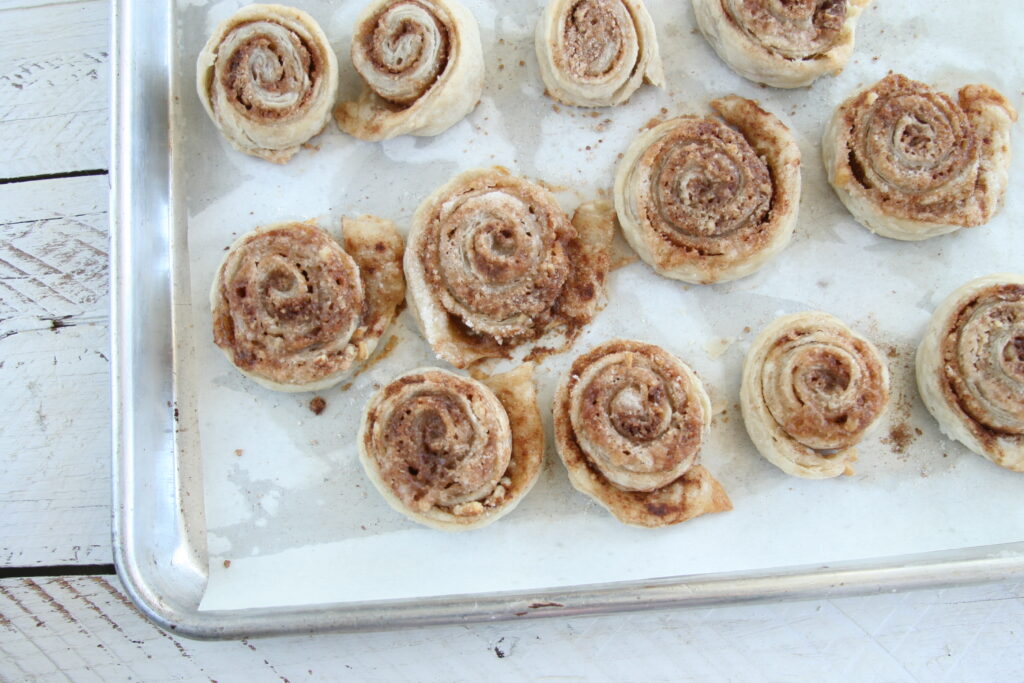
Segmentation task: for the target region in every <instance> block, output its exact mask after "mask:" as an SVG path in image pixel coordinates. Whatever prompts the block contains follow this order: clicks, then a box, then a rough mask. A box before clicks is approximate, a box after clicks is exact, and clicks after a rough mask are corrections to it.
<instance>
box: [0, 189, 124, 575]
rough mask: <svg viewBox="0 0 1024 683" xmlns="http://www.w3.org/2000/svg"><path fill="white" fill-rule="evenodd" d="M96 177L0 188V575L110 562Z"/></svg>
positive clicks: (101, 212)
mask: <svg viewBox="0 0 1024 683" xmlns="http://www.w3.org/2000/svg"><path fill="white" fill-rule="evenodd" d="M106 197H107V179H106V178H105V177H102V176H101V177H86V178H69V179H62V180H48V181H42V182H33V183H18V184H13V185H0V395H2V396H3V403H4V405H6V406H16V407H17V409H16V410H10V411H8V413H7V417H6V419H4V420H3V421H2V422H0V481H3V482H4V484H5V485H4V486H3V489H2V491H0V519H2V520H3V530H4V532H3V533H2V534H0V565H2V566H7V567H11V566H44V565H53V564H72V563H82V564H93V563H101V564H102V563H108V562H110V558H111V554H110V540H109V539H110V473H109V470H110V464H109V460H110V408H109V398H108V397H109V395H110V393H109V372H110V363H109V360H108V358H109V334H108V328H109V322H108V320H109V318H108V306H109V297H108V274H107V268H108V261H109V258H108V256H107V250H108V244H107V242H108V235H107V210H106Z"/></svg>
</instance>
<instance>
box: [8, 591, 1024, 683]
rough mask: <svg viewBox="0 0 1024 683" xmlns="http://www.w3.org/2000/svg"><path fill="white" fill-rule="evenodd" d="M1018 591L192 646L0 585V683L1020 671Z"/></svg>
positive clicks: (932, 676)
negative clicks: (32, 681)
mask: <svg viewBox="0 0 1024 683" xmlns="http://www.w3.org/2000/svg"><path fill="white" fill-rule="evenodd" d="M1022 621H1024V584H1004V585H995V586H982V587H970V588H958V589H954V590H946V591H921V592H917V593H907V594H901V595H881V596H875V597H870V598H848V599H842V600H831V601H829V600H823V601H816V602H805V603H793V604H778V605H759V606H743V607H724V608H719V609H705V610H695V611H686V612H675V613H662V614H638V615H624V616H611V617H597V618H589V619H572V620H551V621H536V622H524V623H508V624H487V625H477V626H472V627H447V628H436V629H429V630H418V631H402V632H397V633H370V634H353V635H321V636H303V637H287V638H268V639H262V640H242V641H225V642H193V641H188V640H184V639H182V638H180V637H177V636H175V635H173V634H167V633H164V632H162V631H160V630H159V629H157V628H156V627H155V626H153V625H151V624H150V623H149V622H147V621H146V620H145V619H144V618H143V617H141V616H140V615H139V614H138V612H136V610H135V609H134V608H133V607H132V606H131V605H130V603H128V601H127V599H126V598H125V597H124V596H123V594H122V593H121V591H120V585H119V583H118V582H117V580H116V578H113V577H73V578H53V579H11V580H6V581H0V679H5V680H22V679H25V678H43V679H46V680H50V679H64V678H65V677H66V678H67V679H70V680H110V679H116V680H126V679H137V680H147V681H149V680H199V679H202V680H216V681H220V682H221V683H224V682H226V681H281V680H291V681H296V680H308V679H321V680H322V679H326V680H334V679H338V678H352V679H356V680H364V679H367V678H371V679H375V680H480V679H486V678H489V677H494V676H507V677H509V678H530V679H539V678H544V677H557V678H572V679H580V680H591V679H594V680H629V679H631V678H635V677H637V676H638V675H640V674H641V673H642V675H643V678H645V679H649V680H722V681H730V680H744V681H760V680H816V679H818V678H820V677H821V676H822V675H823V674H827V675H828V676H829V677H830V678H833V679H838V680H887V681H914V680H942V679H953V680H956V679H965V678H970V679H972V680H997V679H998V680H1020V679H1021V678H1022V677H1024V659H1022V658H1020V657H1017V656H1012V653H1015V652H1018V651H1019V642H1020V624H1021V622H1022Z"/></svg>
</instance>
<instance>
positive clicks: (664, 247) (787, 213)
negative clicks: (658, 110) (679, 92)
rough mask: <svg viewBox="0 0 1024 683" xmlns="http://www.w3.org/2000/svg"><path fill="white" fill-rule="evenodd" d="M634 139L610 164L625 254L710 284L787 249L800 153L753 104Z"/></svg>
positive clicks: (725, 105) (736, 103) (734, 100)
mask: <svg viewBox="0 0 1024 683" xmlns="http://www.w3.org/2000/svg"><path fill="white" fill-rule="evenodd" d="M711 106H712V108H713V109H714V110H715V111H716V112H718V114H719V115H720V116H721V117H722V120H718V119H714V118H700V117H696V116H681V117H679V118H674V119H671V120H669V121H665V122H664V123H662V124H660V125H658V126H655V127H654V128H651V129H650V130H647V131H645V132H643V133H641V134H640V136H639V137H638V138H636V140H634V141H633V143H632V144H631V145H630V146H629V149H628V150H627V151H626V154H625V156H624V157H623V159H622V160H621V161H620V162H619V167H618V170H617V172H616V175H615V210H616V212H617V213H618V216H619V223H620V225H621V226H622V232H623V234H624V235H625V236H626V239H627V240H628V241H629V244H630V246H632V247H633V249H634V250H635V251H636V253H637V254H638V255H639V256H640V258H642V259H643V260H644V261H646V262H647V263H648V264H650V265H651V267H653V268H654V270H655V271H657V272H658V273H660V274H661V275H664V276H665V277H670V278H674V279H676V280H683V281H684V282H693V283H697V284H710V283H713V282H724V281H726V280H734V279H736V278H740V277H743V276H745V275H749V274H751V273H753V272H754V271H755V270H757V269H758V268H760V267H761V266H762V265H764V263H765V262H766V261H767V260H768V259H770V258H771V257H772V256H774V255H775V254H777V253H779V252H780V251H782V249H784V248H785V247H786V245H787V244H789V241H790V238H791V237H792V235H793V229H794V228H795V226H796V220H797V211H798V208H799V205H800V149H799V147H797V144H796V142H795V140H794V139H793V136H792V134H791V133H790V132H789V129H788V128H786V126H785V125H783V123H782V122H781V121H779V120H778V119H777V118H776V117H775V116H773V115H772V114H769V113H768V112H766V111H765V110H763V109H761V108H760V107H759V106H758V105H757V103H756V102H754V101H752V100H746V99H743V98H741V97H736V96H735V95H731V96H729V97H724V98H722V99H718V100H714V101H712V102H711Z"/></svg>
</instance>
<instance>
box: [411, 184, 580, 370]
mask: <svg viewBox="0 0 1024 683" xmlns="http://www.w3.org/2000/svg"><path fill="white" fill-rule="evenodd" d="M582 251H583V247H582V245H581V244H580V240H579V239H578V236H577V233H576V231H575V229H574V228H573V226H572V225H571V224H570V222H569V219H568V217H567V216H566V214H565V213H564V212H563V211H562V209H561V208H560V207H559V206H558V204H557V203H556V202H555V200H554V198H553V197H552V196H551V194H550V193H549V192H548V191H547V190H545V189H543V188H542V187H540V186H539V185H536V184H534V183H532V182H529V181H527V180H524V179H522V178H517V177H515V176H512V175H509V174H508V173H507V172H504V171H501V170H497V169H492V170H480V171H470V172H468V173H464V174H462V175H460V176H458V177H456V178H455V179H454V180H452V181H451V182H450V183H448V184H447V185H445V186H444V187H442V188H441V189H439V190H438V191H437V192H435V193H434V194H433V195H432V196H431V197H430V198H428V199H427V200H426V201H425V202H424V203H423V204H422V205H421V206H420V209H419V210H418V211H417V212H416V216H415V217H414V219H413V227H412V230H411V232H410V237H409V250H408V251H407V253H406V266H405V267H406V276H407V278H408V279H409V281H410V284H411V292H412V297H411V299H412V302H413V305H414V308H415V310H416V311H417V313H418V315H419V320H420V323H421V325H422V326H423V328H424V332H425V335H426V337H427V339H428V341H430V342H431V345H433V346H434V348H435V350H436V351H437V352H438V353H439V354H440V355H441V356H442V357H443V358H445V359H446V360H448V361H450V362H452V363H453V364H455V365H456V366H464V365H466V361H465V359H464V358H463V357H462V354H460V352H459V351H457V350H452V349H451V348H449V346H448V345H447V342H446V341H445V339H446V338H447V337H448V336H450V335H449V331H450V334H451V335H455V336H456V337H458V339H457V340H456V341H462V342H465V343H466V344H468V345H470V346H474V345H475V347H476V349H477V351H476V353H477V356H478V357H487V356H494V355H502V354H503V351H502V349H503V348H509V347H512V346H515V345H517V344H519V343H522V342H525V341H530V340H534V339H537V338H539V337H540V336H541V335H543V334H544V332H546V331H547V330H548V329H550V328H551V327H553V326H557V325H559V324H562V323H564V322H565V321H564V320H563V318H564V315H563V314H564V313H565V311H563V310H562V308H563V306H562V304H563V303H567V302H568V299H569V298H571V297H573V296H574V295H578V294H579V290H581V289H586V290H587V294H588V296H589V299H590V300H591V301H590V304H591V309H592V307H593V306H592V304H593V303H594V300H596V296H597V293H596V283H595V282H593V281H592V278H591V277H590V275H589V271H587V268H588V259H587V258H586V254H582V253H581V252H582ZM581 272H583V276H582V277H581V276H580V273H581ZM589 314H592V310H591V312H590V313H589ZM584 317H586V318H587V319H589V317H588V316H586V315H585V316H584ZM441 328H444V329H441ZM449 328H451V330H449Z"/></svg>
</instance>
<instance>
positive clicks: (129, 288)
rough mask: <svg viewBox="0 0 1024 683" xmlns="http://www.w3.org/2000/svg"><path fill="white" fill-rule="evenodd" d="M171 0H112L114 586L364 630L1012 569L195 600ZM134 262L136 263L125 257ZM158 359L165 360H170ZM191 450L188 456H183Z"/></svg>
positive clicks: (944, 563) (305, 628) (933, 557)
mask: <svg viewBox="0 0 1024 683" xmlns="http://www.w3.org/2000/svg"><path fill="white" fill-rule="evenodd" d="M172 29H173V23H172V3H171V2H170V1H167V2H161V3H157V2H154V3H135V2H132V0H115V1H114V3H113V22H112V43H113V55H114V60H113V63H114V68H115V78H114V79H113V84H112V99H113V107H112V110H113V115H112V129H111V144H112V149H111V159H112V164H111V193H110V215H111V242H112V244H111V247H112V248H111V273H112V275H111V278H112V282H111V291H112V293H113V296H112V297H111V301H112V304H111V306H112V311H111V314H112V315H111V320H112V334H111V347H112V348H111V353H112V355H111V360H112V368H113V370H112V375H111V378H112V379H111V390H112V404H113V405H112V408H113V410H112V413H113V444H112V445H113V449H112V452H113V468H112V473H113V477H112V481H113V538H112V540H113V548H114V560H115V564H116V567H117V573H118V576H119V577H120V579H121V581H122V582H123V584H124V588H125V590H126V591H127V593H128V595H129V596H130V597H131V599H132V600H133V602H134V603H135V604H136V605H137V606H138V608H139V609H140V610H141V611H142V613H143V614H145V615H146V616H147V617H148V618H149V619H151V620H152V621H154V622H155V623H157V624H158V625H160V626H162V627H163V628H165V629H167V630H169V631H172V632H174V633H177V634H180V635H183V636H187V637H190V638H237V637H241V636H254V635H272V634H288V633H308V632H314V631H362V630H383V629H389V628H400V627H413V626H428V625H441V624H454V623H471V622H486V621H499V620H513V619H520V618H537V617H552V616H561V617H568V616H580V615H588V614H608V613H613V612H624V611H637V610H659V609H660V610H664V609H671V608H680V607H697V606H706V605H718V604H736V603H754V602H764V601H771V600H780V599H787V600H796V599H810V598H822V597H838V596H848V595H862V594H875V593H884V592H892V591H896V590H908V589H914V588H926V587H944V586H953V585H960V584H966V583H981V582H988V581H1001V580H1007V579H1011V578H1015V577H1020V576H1024V542H1018V543H1009V544H1004V545H994V546H981V547H974V548H962V549H958V550H953V551H943V552H932V553H924V554H918V555H913V556H906V557H890V558H882V559H879V560H873V561H858V562H848V563H841V564H837V565H831V566H829V565H815V566H800V567H788V568H779V569H773V570H771V571H754V572H742V573H725V574H705V575H694V576H674V577H667V578H659V579H653V580H649V581H629V582H617V583H607V584H598V585H585V586H567V587H560V588H552V589H547V590H543V591H529V592H524V591H519V592H502V593H489V594H476V595H459V596H436V597H432V598H427V599H415V600H387V601H373V602H355V603H342V604H324V605H306V606H301V607H284V608H258V609H246V610H230V611H204V612H200V611H199V610H198V606H199V601H200V599H201V597H202V595H203V590H204V588H205V585H206V580H207V562H206V539H205V523H204V518H203V503H202V500H203V498H202V495H192V493H194V492H201V491H202V469H201V464H200V463H199V462H198V449H197V447H196V444H195V441H194V436H195V435H193V434H190V433H188V430H187V428H185V429H179V427H178V424H177V418H178V414H179V411H187V410H190V409H193V406H192V403H191V397H190V396H188V394H187V387H188V385H189V384H188V378H187V377H182V376H180V373H181V372H182V371H183V370H182V367H183V364H182V363H181V361H182V354H184V353H187V352H188V351H187V345H185V346H182V347H180V348H179V347H178V346H177V342H176V340H178V339H179V337H180V334H181V333H180V332H179V330H180V329H183V326H184V327H187V323H186V322H185V321H184V320H183V319H182V318H181V317H180V316H179V315H178V314H177V312H176V308H177V307H176V302H178V301H181V300H182V298H181V297H185V300H187V297H188V296H189V294H188V290H187V285H185V284H183V283H181V282H175V281H174V278H172V277H171V273H172V272H174V271H175V269H174V267H173V265H174V263H175V262H176V259H179V258H182V257H183V256H184V254H185V249H186V246H185V244H184V235H183V234H182V235H177V234H175V225H176V223H175V221H174V220H173V216H174V212H175V211H176V205H175V203H176V202H177V201H180V199H181V198H180V197H178V196H176V193H175V191H174V190H175V188H174V187H173V175H172V173H171V155H170V124H171V121H170V114H169V111H170V98H171V97H172V92H171V79H170V64H171V46H172V33H171V31H172ZM140 264H144V265H145V267H138V266H139V265H140ZM169 370H170V371H169ZM190 456H191V457H190Z"/></svg>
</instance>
